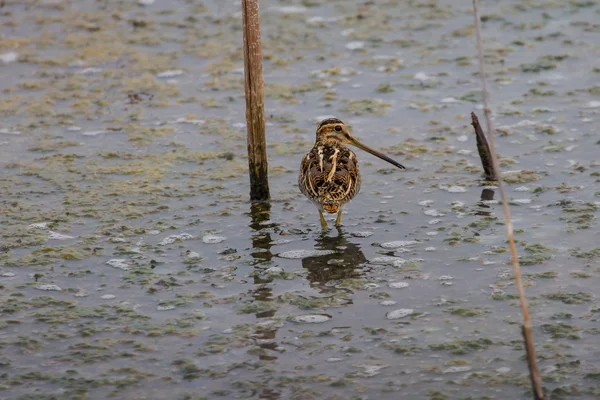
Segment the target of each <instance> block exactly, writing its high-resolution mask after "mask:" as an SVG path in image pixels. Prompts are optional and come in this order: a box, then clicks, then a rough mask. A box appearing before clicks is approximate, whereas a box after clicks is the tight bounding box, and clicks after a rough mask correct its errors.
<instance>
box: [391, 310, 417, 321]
mask: <svg viewBox="0 0 600 400" xmlns="http://www.w3.org/2000/svg"><path fill="white" fill-rule="evenodd" d="M413 312H414V310H413V309H412V308H400V309H398V310H394V311H389V312H388V313H387V314H385V317H386V318H387V319H400V318H404V317H408V316H409V315H410V314H412V313H413Z"/></svg>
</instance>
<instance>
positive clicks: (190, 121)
mask: <svg viewBox="0 0 600 400" xmlns="http://www.w3.org/2000/svg"><path fill="white" fill-rule="evenodd" d="M204 122H205V121H204V120H203V119H189V118H177V119H176V120H175V121H174V123H176V124H191V125H202V124H204Z"/></svg>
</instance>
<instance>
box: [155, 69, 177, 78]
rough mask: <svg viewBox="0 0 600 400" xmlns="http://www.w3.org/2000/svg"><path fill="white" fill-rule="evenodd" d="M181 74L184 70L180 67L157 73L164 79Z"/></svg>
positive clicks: (157, 75)
mask: <svg viewBox="0 0 600 400" xmlns="http://www.w3.org/2000/svg"><path fill="white" fill-rule="evenodd" d="M179 75H183V71H182V70H180V69H173V70H168V71H164V72H161V73H158V74H156V77H157V78H161V79H163V78H174V77H176V76H179Z"/></svg>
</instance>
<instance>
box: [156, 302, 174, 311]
mask: <svg viewBox="0 0 600 400" xmlns="http://www.w3.org/2000/svg"><path fill="white" fill-rule="evenodd" d="M175 308H176V307H175V306H174V305H172V304H169V305H166V306H158V307H156V309H157V310H158V311H169V310H174V309H175Z"/></svg>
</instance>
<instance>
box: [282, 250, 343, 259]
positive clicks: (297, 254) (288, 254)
mask: <svg viewBox="0 0 600 400" xmlns="http://www.w3.org/2000/svg"><path fill="white" fill-rule="evenodd" d="M333 253H335V251H333V250H290V251H284V252H283V253H279V254H278V256H279V257H281V258H293V259H298V258H308V257H319V256H326V255H329V254H333Z"/></svg>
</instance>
